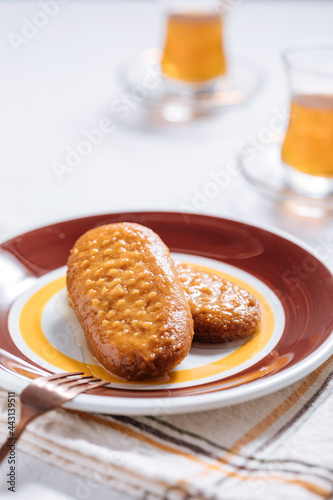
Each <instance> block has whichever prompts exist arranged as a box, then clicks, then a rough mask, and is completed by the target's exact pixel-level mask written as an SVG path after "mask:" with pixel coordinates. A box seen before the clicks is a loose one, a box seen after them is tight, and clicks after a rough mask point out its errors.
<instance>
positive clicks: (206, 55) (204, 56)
mask: <svg viewBox="0 0 333 500" xmlns="http://www.w3.org/2000/svg"><path fill="white" fill-rule="evenodd" d="M159 4H160V6H161V20H162V23H161V26H160V48H158V49H147V50H145V51H144V52H142V53H141V54H140V55H139V56H138V57H137V58H136V59H135V60H134V61H131V62H129V63H127V64H125V65H124V66H123V68H122V70H121V77H122V83H123V85H124V86H125V88H126V90H127V92H128V93H129V94H131V93H133V94H135V93H136V94H138V93H140V96H141V101H140V102H141V103H142V104H145V105H146V107H147V106H148V107H150V108H154V109H155V110H156V109H158V110H160V111H162V115H163V117H164V118H165V119H166V120H168V121H174V122H176V121H187V120H189V119H192V118H193V117H194V116H196V115H200V114H207V113H211V112H216V111H217V110H219V109H220V108H223V107H225V106H231V105H235V104H239V103H241V102H244V101H245V100H247V99H248V98H249V97H251V96H252V95H253V93H254V92H255V90H257V88H258V84H259V83H260V81H261V76H262V75H261V71H260V70H259V69H258V68H257V67H256V65H255V64H253V63H252V62H251V61H249V60H248V59H246V58H245V59H244V58H242V57H239V56H232V57H230V54H229V53H228V51H227V50H226V48H225V29H224V27H225V18H226V15H227V14H228V11H231V10H233V9H236V8H237V4H238V1H237V2H236V1H235V0H160V3H159ZM244 42H245V43H246V41H245V40H244ZM148 81H149V82H150V86H149V87H148V86H147V85H145V82H148Z"/></svg>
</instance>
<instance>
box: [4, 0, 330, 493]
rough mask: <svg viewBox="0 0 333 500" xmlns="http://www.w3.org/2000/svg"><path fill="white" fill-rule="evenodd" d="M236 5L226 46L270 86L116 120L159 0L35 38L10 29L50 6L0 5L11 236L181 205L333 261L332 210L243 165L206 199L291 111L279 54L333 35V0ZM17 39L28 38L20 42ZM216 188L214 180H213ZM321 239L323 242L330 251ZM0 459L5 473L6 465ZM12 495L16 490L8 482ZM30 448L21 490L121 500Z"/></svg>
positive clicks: (95, 9) (22, 465)
mask: <svg viewBox="0 0 333 500" xmlns="http://www.w3.org/2000/svg"><path fill="white" fill-rule="evenodd" d="M234 3H235V4H237V7H235V8H234V9H233V11H232V13H231V14H230V16H229V19H228V25H227V37H228V46H229V48H230V51H231V50H232V52H234V53H236V54H243V55H245V56H249V57H251V58H252V59H254V60H255V61H257V62H258V63H259V64H260V65H261V66H262V67H263V69H264V70H265V73H266V82H265V86H264V87H263V89H262V91H261V92H260V93H259V94H258V95H257V97H256V98H255V99H253V100H252V101H251V102H249V103H247V104H246V105H244V106H241V107H238V108H234V109H232V110H229V111H225V112H223V113H221V114H220V115H218V116H215V117H211V118H205V119H203V120H201V121H196V122H192V123H189V124H186V125H183V124H181V125H179V124H177V125H173V124H167V123H165V124H153V125H151V124H148V123H146V122H145V123H143V122H142V120H141V121H140V114H139V113H138V110H137V109H131V112H130V113H129V116H128V118H126V119H125V120H119V119H118V120H115V119H114V116H113V115H112V113H111V107H112V105H113V104H114V103H115V101H116V99H123V98H124V91H123V90H122V89H121V87H120V86H119V84H118V82H117V79H116V77H115V73H116V70H117V67H119V65H120V64H121V63H122V61H123V60H124V59H125V58H130V57H131V56H133V55H134V54H136V53H138V52H139V51H141V50H143V49H145V48H149V47H154V46H158V45H159V42H160V40H159V26H160V24H159V23H160V17H159V15H160V12H159V7H158V4H157V3H155V2H153V1H138V0H136V1H133V0H122V1H120V0H118V1H111V0H110V1H96V0H95V1H91V0H90V1H88V0H86V1H75V0H72V1H69V2H67V3H65V2H63V4H62V5H61V6H60V7H59V12H58V13H57V14H56V15H55V16H54V17H53V18H49V19H48V21H47V23H46V25H45V26H44V27H41V28H39V29H38V31H37V33H35V34H34V36H33V37H31V38H30V40H27V41H26V43H23V42H22V40H21V42H22V43H21V42H20V43H19V42H17V43H18V45H17V47H16V49H17V50H14V47H13V39H14V37H15V35H14V36H13V34H16V35H20V34H21V31H22V29H23V27H24V24H25V23H26V21H25V20H24V18H27V19H28V20H32V19H33V18H34V16H35V15H36V13H37V12H38V11H40V10H41V7H40V5H39V2H32V1H7V2H6V1H3V2H1V3H0V61H1V78H0V109H1V115H0V116H1V118H0V137H1V167H0V168H1V183H0V204H1V211H0V241H4V240H6V239H8V238H9V237H10V236H13V235H15V234H19V233H21V232H25V231H27V230H29V229H32V228H35V227H38V226H41V225H45V224H48V223H52V222H55V221H60V220H65V219H68V218H75V217H80V216H84V215H91V214H99V213H105V212H113V211H126V210H128V209H130V210H133V209H134V210H141V209H149V210H176V211H177V210H180V211H181V210H182V209H184V206H185V205H186V206H187V207H192V209H193V211H200V212H202V213H208V214H213V215H220V216H228V217H233V218H242V219H245V220H248V221H250V222H252V223H260V224H268V225H271V226H273V227H278V228H280V229H283V230H285V231H289V232H290V233H292V234H294V235H296V236H297V237H299V238H301V239H303V240H304V241H306V242H308V243H309V244H310V245H312V246H313V247H318V246H319V247H322V248H324V250H322V255H325V259H326V263H327V264H328V265H333V246H332V242H333V224H332V219H329V218H325V219H310V218H305V217H299V216H296V215H293V214H291V213H289V212H287V211H285V210H284V209H281V208H280V207H278V206H276V205H274V204H271V203H270V202H268V201H265V200H263V199H262V198H260V197H259V196H258V195H257V194H256V193H255V192H253V191H252V189H251V188H250V187H249V186H248V185H247V184H246V182H245V181H244V180H243V178H242V177H241V176H240V175H235V176H233V177H232V179H231V182H230V183H229V184H228V186H227V187H226V188H223V189H222V188H221V189H220V190H219V192H218V193H217V195H216V196H214V197H212V198H211V199H208V198H206V200H204V202H202V203H201V205H200V206H199V205H198V192H200V193H201V194H202V193H204V190H205V188H207V184H208V183H209V182H211V174H212V172H215V173H217V172H218V171H220V170H221V169H224V168H226V166H227V164H228V162H229V161H231V160H233V159H234V158H235V154H236V153H237V150H238V148H239V147H240V145H241V143H242V141H244V140H248V138H249V137H251V136H256V135H257V134H258V133H259V132H260V130H261V129H263V128H265V127H267V126H268V124H269V122H270V120H271V118H272V116H274V113H275V111H274V110H276V109H277V110H279V111H281V112H285V110H286V109H287V108H286V106H287V103H288V91H287V87H286V80H285V74H284V70H283V67H282V64H281V61H280V55H279V54H280V52H281V50H282V49H283V47H284V46H285V45H287V44H289V43H292V42H294V41H297V40H299V39H304V38H329V37H332V36H333V32H332V19H333V2H330V1H320V0H316V1H291V0H290V1H281V0H280V1H268V0H267V1H265V0H261V1H252V0H244V1H238V2H234ZM16 40H19V39H17V38H16ZM105 118H108V119H112V120H113V121H114V130H113V132H112V133H110V134H106V135H105V136H104V140H103V142H102V144H101V145H99V146H96V147H95V148H94V149H93V151H92V152H91V154H90V155H88V156H87V157H86V158H84V159H83V161H82V162H81V163H80V165H78V166H77V167H76V168H75V169H74V170H73V171H72V172H71V173H67V174H66V175H64V176H63V182H59V180H58V179H57V177H56V175H55V173H54V170H53V168H52V165H54V162H63V161H64V158H65V155H66V148H67V147H74V148H75V147H76V146H77V144H78V142H79V141H80V140H82V139H84V131H87V130H88V131H91V130H92V129H94V128H96V127H97V126H98V125H99V124H100V122H101V120H103V119H105ZM208 189H209V188H208ZM323 242H324V247H323ZM1 470H3V468H2V469H0V472H1ZM1 480H2V482H1V485H0V496H1V498H4V499H6V498H11V495H12V493H11V492H7V490H6V485H5V484H3V478H1ZM80 481H81V479H80V478H78V477H76V476H74V475H71V474H68V473H65V472H64V471H62V470H60V469H58V468H56V467H51V466H48V465H46V464H43V463H41V462H40V461H39V460H37V459H32V458H31V457H29V456H28V455H25V454H23V453H20V456H19V466H18V491H17V492H16V494H15V498H16V499H17V500H19V499H20V500H21V499H24V500H30V499H36V498H46V499H48V500H59V499H81V498H86V499H88V498H91V499H94V498H96V496H98V498H99V499H101V500H104V499H106V498H113V499H116V500H117V499H118V498H119V499H120V498H124V499H125V497H123V496H118V494H116V493H114V492H112V493H110V490H108V489H106V488H103V487H100V486H98V485H95V487H94V488H90V490H86V491H85V492H84V489H83V490H82V489H80V488H81V487H82V484H81V482H80Z"/></svg>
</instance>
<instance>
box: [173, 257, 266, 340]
mask: <svg viewBox="0 0 333 500" xmlns="http://www.w3.org/2000/svg"><path fill="white" fill-rule="evenodd" d="M176 269H177V272H178V275H179V277H180V281H181V283H182V286H183V288H184V290H185V294H186V297H187V300H188V302H189V305H190V309H191V313H192V317H193V321H194V339H195V340H199V341H200V342H207V343H209V342H211V343H216V342H225V341H226V340H228V341H230V340H236V339H240V338H245V337H248V336H250V335H252V334H254V333H256V332H257V331H258V330H259V328H260V323H261V307H260V304H259V302H258V300H257V299H256V298H255V297H253V295H251V294H250V293H248V292H246V291H245V290H243V289H242V288H240V287H238V286H237V285H234V284H233V283H230V282H229V281H227V280H225V279H223V278H221V277H220V276H217V275H215V274H212V273H209V272H206V271H203V270H201V269H199V268H198V267H195V266H192V265H191V264H181V263H176Z"/></svg>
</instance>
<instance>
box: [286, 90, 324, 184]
mask: <svg viewBox="0 0 333 500" xmlns="http://www.w3.org/2000/svg"><path fill="white" fill-rule="evenodd" d="M281 157H282V160H283V161H284V162H285V163H287V164H288V165H291V166H292V167H294V168H295V169H297V170H299V171H300V172H303V173H305V174H309V175H316V176H320V177H333V95H320V94H314V95H310V94H309V95H296V96H294V97H293V98H292V101H291V108H290V118H289V125H288V130H287V133H286V136H285V139H284V142H283V146H282V151H281Z"/></svg>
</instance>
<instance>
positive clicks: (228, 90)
mask: <svg viewBox="0 0 333 500" xmlns="http://www.w3.org/2000/svg"><path fill="white" fill-rule="evenodd" d="M160 61H161V50H160V49H147V50H145V51H143V52H141V53H140V54H139V55H138V56H137V57H136V58H134V59H132V60H131V61H127V62H126V63H124V64H123V65H122V66H121V67H120V68H119V71H118V76H119V78H120V81H121V84H122V86H123V88H124V89H125V90H126V92H127V93H128V94H129V98H131V99H132V100H133V101H135V102H137V103H140V104H141V105H143V106H146V107H148V108H154V109H156V108H159V110H160V111H161V112H162V114H163V116H164V118H165V119H166V120H167V121H171V122H182V121H188V120H191V119H192V118H194V117H195V116H199V115H206V114H211V113H214V112H217V111H219V110H220V109H223V108H225V107H227V106H234V105H237V104H241V103H243V102H245V101H247V100H248V99H250V98H251V97H252V96H253V95H254V93H255V92H256V91H257V90H258V88H259V87H260V85H261V83H262V81H263V73H262V72H261V70H260V69H259V68H258V67H257V66H256V65H255V64H254V63H253V62H252V61H249V60H248V59H246V58H243V57H237V58H236V60H235V61H234V60H233V59H231V60H230V61H229V64H228V73H227V75H225V76H223V77H220V78H216V79H214V80H212V81H210V82H209V83H208V84H207V83H205V84H190V83H186V82H179V81H177V80H173V79H171V78H167V77H165V76H164V75H163V74H162V72H161V66H160Z"/></svg>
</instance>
